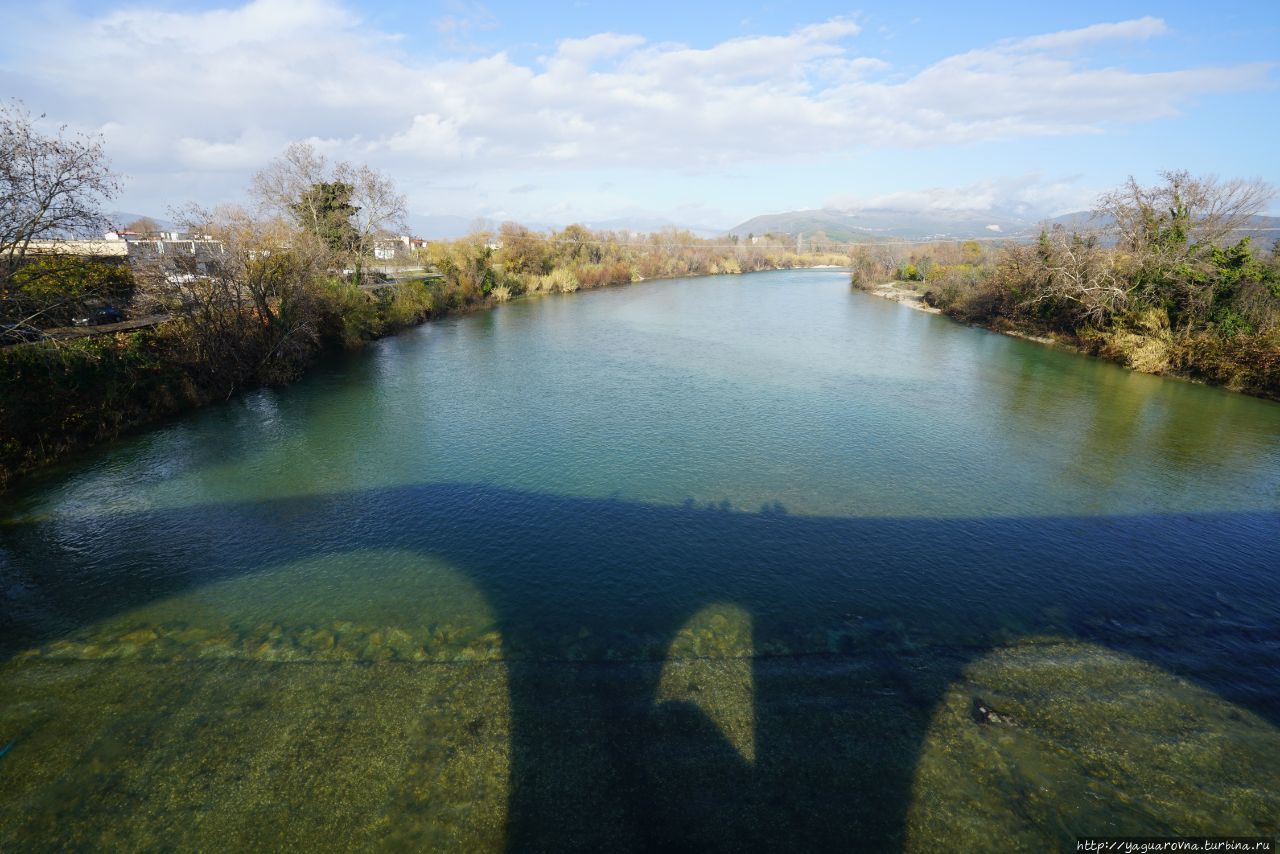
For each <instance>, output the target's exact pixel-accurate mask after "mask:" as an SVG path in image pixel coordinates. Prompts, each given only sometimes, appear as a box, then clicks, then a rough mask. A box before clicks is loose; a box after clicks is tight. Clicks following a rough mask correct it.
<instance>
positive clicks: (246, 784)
mask: <svg viewBox="0 0 1280 854" xmlns="http://www.w3.org/2000/svg"><path fill="white" fill-rule="evenodd" d="M339 622H342V621H339ZM344 628H345V629H346V631H347V632H348V633H351V632H356V631H357V629H356V627H355V626H354V624H345V623H344V624H343V625H341V626H338V627H335V628H333V629H316V628H314V627H308V628H304V629H302V630H300V631H298V632H290V633H286V632H285V630H284V629H283V628H282V627H278V626H277V627H263V628H254V629H251V630H249V631H248V632H246V633H244V634H243V635H242V636H237V637H234V638H233V637H221V636H219V635H218V634H210V633H208V632H207V631H206V630H196V629H192V628H186V629H175V628H173V627H165V626H134V627H133V628H132V629H131V630H130V631H128V632H126V633H124V634H118V635H117V636H116V637H115V638H114V640H108V639H105V638H101V637H99V638H93V639H87V640H83V641H79V642H75V643H73V642H70V641H57V642H53V643H50V644H47V645H45V646H44V647H42V648H40V649H37V650H32V651H30V652H29V653H27V654H24V655H20V656H18V657H17V658H15V659H13V660H11V661H10V662H8V663H7V664H5V665H3V666H0V685H2V686H3V690H4V695H5V697H6V703H5V704H4V707H3V708H2V709H0V736H3V737H4V738H6V739H7V738H9V737H12V736H17V737H18V744H17V746H16V747H15V748H14V750H13V751H12V752H11V753H10V755H9V756H7V757H5V759H4V766H3V768H2V769H0V770H3V774H0V803H3V804H4V806H3V807H0V848H3V849H5V850H9V849H18V848H21V849H24V850H31V849H33V848H40V847H41V846H42V845H45V844H47V843H49V842H51V841H52V840H58V846H57V847H65V846H71V847H77V846H83V847H91V848H103V847H111V848H133V849H136V848H186V849H192V848H207V847H211V846H218V847H228V846H229V847H233V848H256V849H263V848H284V849H290V850H337V849H342V848H372V847H381V848H385V847H395V848H402V847H415V848H431V849H438V848H440V847H447V848H451V849H465V850H500V849H502V848H503V847H504V846H505V845H506V844H507V842H508V841H509V840H508V837H507V830H508V823H509V816H508V804H509V796H510V794H511V787H512V785H522V786H526V787H528V786H542V787H546V788H547V789H548V790H549V794H547V795H544V797H550V798H551V799H552V800H556V799H561V800H562V801H563V803H564V804H565V815H563V816H559V817H552V818H553V819H556V820H559V821H561V822H564V823H567V824H568V825H570V826H571V827H574V830H573V833H574V834H576V836H572V837H570V838H573V839H576V840H577V841H578V842H580V843H582V844H586V845H597V844H598V845H612V846H620V847H623V848H626V847H628V843H629V842H634V841H635V836H634V833H635V828H633V827H628V825H627V821H626V817H625V816H620V815H610V814H608V804H607V803H605V804H603V805H597V806H599V807H600V809H602V810H604V813H603V814H599V813H596V814H592V813H591V810H590V808H589V807H590V806H591V805H592V803H593V801H592V797H593V795H592V794H591V793H589V792H581V791H576V792H570V791H563V792H562V791H559V790H558V789H557V788H556V787H557V785H558V784H559V783H561V782H562V781H563V778H562V777H561V776H559V775H557V774H555V773H553V771H540V772H538V773H536V774H534V775H533V777H532V778H531V779H528V780H522V781H513V780H512V779H511V776H510V775H511V751H512V749H513V738H514V732H513V730H512V714H511V702H512V697H511V694H510V691H511V682H510V677H511V674H512V672H515V673H516V674H517V675H519V677H520V680H521V682H522V684H524V685H528V684H530V683H537V684H539V685H541V686H543V687H542V688H540V689H539V691H538V693H539V696H544V697H547V698H550V699H549V701H548V702H547V703H546V704H545V705H544V706H540V707H537V708H533V709H528V708H526V709H525V710H524V712H525V714H526V720H525V723H524V726H525V727H527V728H531V729H535V730H537V731H539V733H541V734H540V736H539V737H540V738H542V739H543V740H544V746H546V747H549V748H553V749H549V750H548V751H547V754H546V755H545V757H544V760H543V761H545V762H548V763H550V766H552V768H553V767H554V766H555V765H556V763H569V764H571V765H573V766H574V767H575V768H577V769H579V771H580V770H581V769H592V770H591V771H590V775H589V776H592V777H594V778H598V779H601V780H605V779H612V780H614V784H615V785H619V786H622V787H623V788H624V790H626V791H632V792H633V794H634V797H635V798H636V799H637V800H639V799H641V798H654V799H656V800H657V801H658V802H659V803H660V804H661V805H662V809H663V811H664V814H665V815H668V816H672V817H674V818H673V823H672V825H671V826H670V827H668V828H667V829H666V830H665V831H655V832H657V833H658V834H659V835H658V836H656V837H651V840H657V841H662V840H665V841H666V842H670V843H675V842H677V841H679V840H681V839H693V840H695V841H698V840H701V841H702V842H705V843H707V844H714V841H715V840H714V838H713V837H703V836H699V834H701V833H706V826H705V825H703V824H701V823H700V822H699V820H698V816H702V817H703V818H704V819H705V811H706V810H719V811H721V812H722V820H723V822H724V826H725V827H726V828H733V830H731V831H730V830H726V831H725V832H726V833H727V834H729V835H728V836H727V837H725V838H726V839H729V840H736V841H739V842H742V841H746V840H749V839H750V838H751V837H750V834H751V832H753V830H752V829H753V828H754V829H755V832H763V825H761V823H762V822H769V821H778V820H780V819H779V818H778V813H777V807H778V804H777V803H776V802H775V801H774V800H773V799H774V798H776V797H778V796H780V795H783V796H786V797H794V798H796V799H797V800H796V802H795V803H796V805H797V807H798V806H799V805H800V804H802V803H805V802H823V801H826V802H833V801H834V802H840V801H841V800H844V801H846V802H852V801H851V800H850V799H856V800H860V801H870V802H873V803H874V802H875V801H876V800H877V799H881V798H889V799H890V800H888V801H886V802H885V807H884V812H885V813H886V814H889V813H892V811H893V807H892V803H891V800H892V798H891V795H889V794H886V793H885V792H883V791H878V788H877V787H878V784H877V780H879V779H880V778H881V776H882V775H883V774H884V773H885V771H886V769H887V768H888V767H891V766H893V765H894V764H895V763H901V762H904V761H906V762H910V761H912V760H911V758H910V757H912V756H913V755H916V754H915V751H914V750H913V748H912V742H913V740H914V739H915V738H917V737H918V736H916V735H914V733H916V732H921V731H924V732H925V733H926V734H925V736H924V741H923V745H922V747H921V748H920V750H919V754H918V759H917V760H916V767H915V769H914V772H913V773H914V784H913V786H912V787H911V791H910V807H909V809H908V811H907V821H906V828H905V832H906V837H905V839H903V840H902V841H903V842H904V843H905V844H906V847H908V848H910V849H912V850H938V848H939V846H942V847H957V848H981V847H983V846H984V845H986V844H989V843H990V842H991V840H995V839H998V840H1001V845H1002V846H1003V847H1005V848H1007V849H1008V850H1046V849H1049V848H1054V847H1057V846H1059V845H1061V844H1064V842H1067V841H1070V840H1072V839H1074V837H1075V836H1076V835H1081V834H1104V833H1105V834H1122V833H1131V834H1138V833H1142V834H1149V833H1179V834H1187V833H1239V834H1273V833H1275V832H1276V830H1277V816H1280V763H1278V762H1277V759H1280V734H1278V733H1277V731H1276V730H1275V729H1274V728H1272V727H1271V726H1269V725H1268V724H1266V723H1265V722H1264V721H1262V720H1261V719H1259V718H1258V717H1256V716H1254V715H1252V714H1250V713H1248V712H1245V711H1243V710H1241V709H1239V708H1237V707H1235V706H1233V705H1232V704H1230V703H1228V702H1226V701H1224V700H1222V699H1220V698H1218V697H1216V696H1214V695H1213V694H1211V693H1209V692H1206V691H1204V690H1203V689H1199V688H1195V687H1193V686H1191V685H1190V684H1188V683H1186V682H1183V681H1182V680H1180V679H1177V678H1176V677H1173V676H1171V675H1169V674H1167V673H1165V672H1163V671H1161V670H1160V669H1159V668H1156V667H1153V666H1151V665H1149V664H1145V663H1142V662H1138V661H1136V660H1134V659H1131V658H1129V657H1127V656H1124V655H1121V654H1118V653H1115V652H1111V651H1108V650H1105V649H1103V648H1099V647H1096V646H1092V645H1089V644H1083V643H1078V642H1068V641H1063V640H1060V639H1055V638H1045V639H1033V640H1028V641H1024V642H1023V643H1020V644H1018V645H1013V646H1008V647H1005V648H999V649H996V650H994V651H992V652H991V653H989V654H987V655H986V656H984V657H982V658H980V659H978V660H976V661H975V662H973V663H972V664H971V665H969V666H968V667H967V668H966V669H965V671H964V675H963V679H962V680H960V681H959V682H956V683H954V684H952V685H951V687H950V689H949V690H947V691H946V692H945V693H944V695H943V700H942V702H941V703H939V704H938V705H937V706H936V707H935V708H933V709H926V708H921V707H920V706H919V705H918V703H917V701H916V699H915V695H919V694H927V693H928V692H929V686H931V685H933V684H935V683H936V681H937V680H938V679H939V678H945V677H944V673H943V672H942V671H943V669H944V668H940V667H934V666H932V665H930V664H929V662H930V661H944V660H947V659H948V658H950V657H953V656H954V654H955V651H954V650H947V649H938V650H928V649H923V650H921V649H916V650H915V651H914V652H913V651H903V652H901V653H899V654H896V655H894V656H893V657H892V660H891V661H886V659H885V658H884V651H883V650H878V649H876V648H875V647H874V646H872V645H865V646H858V647H852V648H849V649H848V650H847V651H846V652H845V653H842V654H837V655H832V654H821V655H818V656H817V657H816V658H814V657H813V656H802V657H799V658H795V657H786V656H774V657H768V658H752V657H751V633H750V621H749V620H748V619H746V616H745V615H744V614H743V613H741V612H737V611H735V610H734V609H733V608H727V607H722V606H713V607H711V608H708V609H706V610H705V611H704V612H702V613H700V614H698V615H695V617H694V618H692V619H691V620H690V622H689V624H688V625H687V626H686V627H685V629H683V630H682V631H681V632H680V633H679V634H678V635H677V637H676V638H675V639H674V640H673V642H672V643H671V645H670V648H669V655H670V657H669V658H668V660H667V661H665V662H661V661H652V660H648V659H635V658H624V657H623V656H622V655H621V654H618V653H617V652H615V653H614V654H613V655H611V656H609V658H611V659H612V660H608V661H606V660H588V661H580V662H573V661H567V660H563V659H562V660H560V661H528V662H518V661H517V662H505V661H503V660H501V659H500V656H499V654H498V653H497V652H496V651H495V650H497V649H500V639H499V643H497V644H491V643H490V642H489V641H479V640H478V638H477V637H472V639H471V640H470V641H464V640H463V636H464V635H465V633H458V635H457V638H456V642H457V644H458V645H457V646H454V647H449V646H448V645H447V644H445V643H444V642H443V641H442V642H441V646H439V647H432V646H431V643H430V642H429V641H427V642H425V643H423V642H421V640H420V639H419V638H415V637H414V635H412V634H411V633H410V632H409V631H407V630H405V629H398V628H396V627H385V626H384V627H379V628H375V629H372V630H367V629H366V630H360V634H359V637H360V640H359V642H358V643H352V644H350V645H349V646H348V645H344V643H343V640H342V638H343V637H344V633H343V629H344ZM439 631H440V634H441V635H449V634H450V633H451V632H452V630H450V629H447V628H445V629H440V630H439ZM480 637H483V635H482V636H480ZM467 644H472V645H471V646H468V645H467ZM477 644H478V645H477ZM469 649H471V650H475V652H474V655H475V656H477V657H478V656H480V655H482V654H487V655H489V656H490V657H489V659H488V660H469V659H470V658H471V656H470V655H467V656H466V657H465V658H464V657H463V653H464V652H466V651H467V650H469ZM210 650H214V651H215V652H210ZM284 650H287V651H288V652H287V653H284V652H282V651H284ZM445 650H452V652H450V653H449V654H445V652H444V651H445ZM486 650H487V651H488V652H486ZM916 653H928V654H927V655H925V654H916ZM887 667H888V668H897V669H898V670H900V671H901V674H902V676H901V679H900V681H899V687H898V688H886V687H885V686H884V684H885V683H884V680H883V678H882V674H883V672H884V671H885V669H886V668H887ZM513 668H514V669H515V670H514V671H513V670H512V669H513ZM584 685H587V686H592V687H591V689H590V690H591V692H592V696H594V697H595V699H596V701H598V702H599V703H600V706H601V707H600V708H599V709H598V710H594V711H588V712H587V713H586V714H584V705H583V704H582V702H581V698H580V697H578V696H577V694H579V693H581V691H582V690H583V686H584ZM655 687H656V691H655V692H654V693H653V694H646V693H645V692H646V691H650V690H653V689H654V688H655ZM977 696H981V697H982V698H984V699H985V701H986V702H987V703H988V704H989V705H990V706H991V707H992V708H995V709H997V710H998V711H999V712H1000V720H1001V722H1000V723H980V722H978V721H977V720H975V718H974V715H973V713H972V701H973V698H974V697H977ZM619 720H621V721H623V722H624V723H623V724H621V726H623V727H624V729H626V730H628V731H632V730H634V731H636V732H640V733H643V734H645V735H646V736H652V738H651V739H649V740H647V741H644V742H643V743H644V744H646V745H648V746H650V748H651V749H650V750H646V751H645V752H644V753H643V754H642V755H628V753H629V751H628V750H627V748H628V746H629V744H630V742H629V741H624V743H623V744H621V745H620V744H619V743H618V736H617V732H616V729H615V728H616V727H618V726H620V724H619ZM763 720H769V721H772V722H773V725H772V728H771V729H770V730H769V741H768V742H767V744H766V745H765V746H766V747H767V748H768V750H769V753H768V754H767V755H760V754H759V753H758V750H759V745H757V743H756V741H755V729H756V727H758V726H760V725H761V721H763ZM930 720H931V723H930ZM699 721H706V722H708V723H709V724H710V725H711V727H710V728H708V727H706V726H703V725H702V724H701V723H699ZM625 722H629V723H625ZM726 749H727V750H730V751H732V755H730V753H726V752H725V751H726ZM620 750H622V751H623V752H622V753H619V751H620ZM733 756H736V757H737V759H734V758H733ZM633 762H638V763H639V764H638V765H637V766H635V767H629V766H630V765H631V763H633ZM628 768H629V770H628ZM753 769H754V770H753ZM902 770H910V769H902ZM757 774H759V775H762V776H765V777H767V778H771V779H775V780H778V779H781V780H789V781H791V785H792V787H793V788H791V789H790V790H789V793H776V792H773V793H771V792H770V790H769V788H768V787H767V786H762V785H760V783H759V781H758V778H757V776H756V775H757ZM570 777H571V778H572V777H573V775H570ZM800 781H803V782H800ZM810 788H813V789H815V791H814V792H812V793H809V795H808V796H806V791H805V790H806V789H810ZM726 790H733V791H736V792H737V793H738V794H739V795H741V797H735V798H732V799H727V800H722V799H721V795H720V794H717V793H723V792H725V791H726ZM584 807H585V809H584ZM575 822H576V823H577V825H575ZM578 825H580V826H578ZM662 833H670V834H671V835H670V836H662ZM561 838H564V837H563V836H562V837H561ZM722 841H724V840H722ZM810 841H820V839H819V838H811V839H810Z"/></svg>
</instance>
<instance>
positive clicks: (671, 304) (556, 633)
mask: <svg viewBox="0 0 1280 854" xmlns="http://www.w3.org/2000/svg"><path fill="white" fill-rule="evenodd" d="M0 520H3V521H2V522H0V591H2V592H3V596H4V605H5V607H4V609H3V613H2V614H0V660H2V661H3V663H0V698H2V699H0V750H2V749H3V747H4V745H6V744H10V743H11V744H12V747H11V748H10V749H9V751H8V753H7V754H4V755H2V756H0V849H4V850H8V849H10V848H15V849H31V848H41V847H48V848H55V847H63V846H65V845H67V844H70V845H73V846H85V847H102V846H111V847H117V846H119V847H132V848H136V847H160V848H172V847H178V848H209V847H225V846H227V845H228V844H229V845H231V846H232V847H237V848H260V847H264V846H265V847H272V848H290V849H299V850H300V849H308V850H315V849H320V850H328V849H346V848H349V847H358V848H379V847H403V846H418V847H440V846H452V847H459V848H467V849H471V850H475V849H500V848H504V847H510V848H517V849H526V848H547V849H563V848H573V847H578V848H602V847H610V848H618V849H629V848H643V847H656V846H670V845H673V844H675V843H677V842H683V843H689V844H696V845H699V846H701V847H711V848H731V847H732V848H758V849H777V848H780V847H787V848H794V847H796V846H801V847H804V846H809V847H815V846H816V847H835V846H840V847H849V846H850V845H851V844H853V841H854V840H856V841H858V842H859V843H862V842H863V841H864V840H865V843H863V844H866V845H868V846H876V845H879V846H881V847H890V848H894V847H906V848H911V849H916V850H933V849H935V848H937V847H938V846H945V847H955V846H956V845H957V844H959V847H962V848H972V847H990V846H992V845H998V846H999V847H1004V848H1008V849H1010V850H1015V849H1022V850H1046V849H1050V848H1056V847H1061V846H1071V847H1073V841H1074V837H1075V836H1076V835H1085V834H1093V835H1104V834H1117V833H1131V834H1134V833H1197V834H1201V833H1267V834H1274V833H1276V832H1277V816H1280V770H1278V769H1280V730H1277V726H1278V725H1280V573H1277V569H1280V558H1278V557H1277V550H1276V544H1277V543H1280V405H1276V404H1274V403H1269V402H1266V401H1260V400H1254V399H1250V398H1245V397H1242V396H1237V395H1232V394H1229V393H1226V392H1222V391H1219V390H1215V389H1209V388H1205V387H1201V386H1196V385H1191V384H1187V383H1181V382H1175V381H1169V380H1163V379H1159V378H1155V377H1149V376H1144V375H1139V374H1134V373H1130V372H1127V371H1124V370H1122V369H1120V368H1117V367H1115V366H1112V365H1108V364H1103V363H1100V362H1096V361H1094V360H1090V359H1087V358H1083V357H1079V356H1075V355H1071V354H1066V353H1060V352H1055V351H1052V350H1049V349H1046V348H1043V347H1040V346H1039V345H1036V344H1032V343H1028V342H1024V341H1018V340H1014V339H1010V338H1006V337H1002V336H999V335H994V334H991V333H988V332H985V331H982V330H977V329H970V328H966V327H963V326H960V325H957V324H954V323H952V322H950V321H948V320H946V319H944V318H939V317H935V316H931V315H927V314H923V313H920V312H914V311H912V310H910V309H907V308H905V307H903V306H900V305H897V304H894V303H891V302H888V301H883V300H878V299H876V298H873V297H869V296H867V295H864V294H860V293H856V292H852V291H850V290H849V288H848V284H847V274H844V273H841V272H834V271H790V272H781V273H768V274H755V275H750V276H741V277H721V278H713V279H700V280H688V281H670V282H652V283H645V284H641V285H636V286H632V287H629V288H624V289H617V290H608V291H596V292H590V293H584V294H578V295H574V296H571V297H553V298H546V299H540V300H529V301H522V302H517V303H514V304H510V305H506V306H503V307H501V308H499V309H497V310H495V311H492V312H488V313H484V314H476V315H470V316H466V317H460V318H455V319H451V320H447V321H443V322H439V323H434V324H430V325H428V326H425V327H422V328H420V329H418V330H415V331H412V332H409V333H406V334H404V335H401V336H398V337H396V338H393V339H389V340H385V341H381V342H378V343H376V344H374V345H372V346H370V347H369V348H367V350H366V351H365V352H362V353H359V354H355V355H353V356H348V357H342V358H337V359H334V360H333V361H332V362H331V363H329V364H327V365H325V366H324V367H323V368H321V369H319V370H317V371H316V372H315V373H314V374H313V375H312V376H311V377H309V378H308V379H307V380H306V381H304V382H302V383H299V384H298V385H295V386H292V387H289V388H287V389H282V390H266V391H259V392H255V393H252V394H249V395H246V396H244V397H242V398H239V399H237V400H234V401H231V402H229V403H227V404H226V405H224V406H219V407H214V408H211V409H209V410H206V411H203V412H200V413H196V414H193V415H191V416H188V417H184V418H181V419H177V420H174V421H172V422H169V423H167V424H165V425H163V426H161V427H158V428H156V429H154V430H151V431H148V432H146V433H144V434H141V435H138V436H136V437H133V438H130V439H128V440H125V441H122V442H119V443H116V444H115V445H112V446H109V447H105V448H102V449H100V450H99V451H97V452H95V453H93V454H91V455H89V456H87V457H82V458H80V459H79V460H77V461H75V462H73V463H71V464H68V465H66V466H64V467H63V468H61V469H60V470H55V471H53V472H50V473H49V474H48V475H46V476H45V477H43V478H41V479H39V480H37V481H35V482H33V483H31V484H29V485H28V486H27V487H24V488H23V489H21V490H18V491H15V492H13V493H10V494H8V495H6V496H5V497H4V499H3V503H0ZM978 697H980V698H981V699H982V700H983V701H984V703H986V704H987V705H988V706H990V707H991V708H994V709H996V710H997V712H998V714H997V716H996V718H995V719H994V720H992V721H983V722H980V721H979V720H978V719H977V718H976V717H975V715H974V714H973V711H972V708H973V700H974V698H978Z"/></svg>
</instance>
